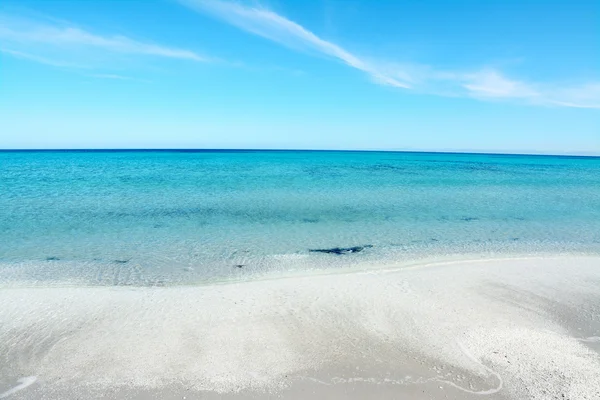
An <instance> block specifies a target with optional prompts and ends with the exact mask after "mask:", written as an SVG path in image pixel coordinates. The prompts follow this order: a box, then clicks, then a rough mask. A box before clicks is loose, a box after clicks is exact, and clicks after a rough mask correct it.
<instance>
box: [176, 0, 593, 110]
mask: <svg viewBox="0 0 600 400" xmlns="http://www.w3.org/2000/svg"><path fill="white" fill-rule="evenodd" d="M178 1H179V2H180V3H181V4H183V5H185V6H187V7H188V8H190V9H192V10H195V11H197V12H200V13H203V14H208V15H211V16H213V17H215V18H217V19H220V20H222V21H225V22H226V23H229V24H231V25H233V26H236V27H237V28H239V29H241V30H244V31H246V32H249V33H251V34H254V35H257V36H261V37H263V38H265V39H268V40H271V41H273V42H276V43H279V44H281V45H283V46H285V47H288V48H291V49H294V50H299V51H304V52H316V53H319V54H321V55H325V56H328V57H330V58H334V59H337V60H339V61H342V62H343V63H344V64H346V65H348V66H350V67H352V68H355V69H357V70H360V71H363V72H365V73H366V74H368V75H369V77H370V78H371V80H372V81H373V82H375V83H377V84H380V85H383V86H391V87H396V88H401V89H410V90H412V91H414V92H416V93H424V94H433V95H438V96H452V97H470V98H474V99H479V100H488V101H490V100H496V101H500V100H504V101H507V100H511V101H515V102H520V103H525V104H532V105H544V106H561V107H577V108H600V83H597V82H593V83H588V84H584V85H580V86H577V87H561V86H560V85H556V84H541V83H528V82H523V81H519V80H515V79H511V78H508V77H506V76H504V74H502V72H500V71H498V70H495V69H493V68H479V69H475V70H472V71H467V72H465V71H460V72H452V71H440V70H436V69H435V68H433V67H431V66H427V65H418V64H394V63H382V62H373V61H371V60H368V59H366V58H364V57H359V56H358V55H356V54H353V53H352V52H350V51H348V50H346V49H344V48H343V47H341V46H339V45H337V44H335V43H332V42H329V41H327V40H324V39H322V38H320V37H319V36H317V35H316V34H314V33H313V32H311V31H309V30H308V29H306V28H304V27H303V26H301V25H300V24H298V23H296V22H294V21H291V20H289V19H287V18H285V17H283V16H281V15H279V14H277V13H275V12H273V11H271V10H269V9H266V8H264V7H257V6H254V7H252V6H245V5H242V4H240V3H235V2H230V1H224V0H178Z"/></svg>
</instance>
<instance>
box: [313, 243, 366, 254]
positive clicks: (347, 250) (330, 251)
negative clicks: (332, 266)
mask: <svg viewBox="0 0 600 400" xmlns="http://www.w3.org/2000/svg"><path fill="white" fill-rule="evenodd" d="M371 247H373V245H371V244H367V245H364V246H354V247H333V248H331V249H309V251H310V252H311V253H326V254H337V255H342V254H350V253H360V252H361V251H363V250H364V249H369V248H371Z"/></svg>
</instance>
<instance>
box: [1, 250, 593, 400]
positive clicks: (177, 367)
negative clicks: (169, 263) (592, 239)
mask: <svg viewBox="0 0 600 400" xmlns="http://www.w3.org/2000/svg"><path fill="white" fill-rule="evenodd" d="M0 305H2V307H1V308H0V360H2V362H1V363H0V398H2V399H4V398H7V399H80V398H103V399H112V398H118V399H152V398H160V399H182V398H186V399H216V398H225V399H246V398H289V399H304V398H315V399H325V398H331V399H344V398H350V399H364V398H370V399H377V398H378V399H401V398H409V399H475V398H477V399H481V398H487V399H577V400H583V399H600V353H599V351H600V257H594V256H555V257H554V256H553V257H522V258H504V259H492V260H470V261H469V260H464V261H448V262H440V263H435V264H424V265H419V266H415V267H411V268H400V269H398V268H392V267H390V268H388V269H381V270H372V271H368V272H354V273H343V274H341V273H340V274H329V275H313V276H304V277H292V278H283V279H274V280H263V281H254V282H246V283H236V284H223V285H212V286H197V287H165V288H141V287H139V288H134V287H131V288H124V287H79V288H77V287H64V288H60V287H52V288H39V287H35V288H33V287H15V286H11V287H5V288H2V290H0Z"/></svg>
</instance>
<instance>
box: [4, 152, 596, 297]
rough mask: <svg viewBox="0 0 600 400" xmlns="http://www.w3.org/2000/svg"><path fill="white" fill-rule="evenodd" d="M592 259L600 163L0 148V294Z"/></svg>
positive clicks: (469, 156)
mask: <svg viewBox="0 0 600 400" xmlns="http://www.w3.org/2000/svg"><path fill="white" fill-rule="evenodd" d="M550 253H551V254H556V253H577V254H582V253H584V254H588V253H592V254H600V157H574V156H542V155H502V154H464V153H418V152H359V151H261V150H144V151H133V150H94V151H89V150H85V151H84V150H80V151H0V286H11V285H26V286H30V285H31V286H38V285H39V286H52V285H58V286H72V285H73V286H80V285H84V286H134V287H135V286H174V285H202V284H217V283H221V282H232V281H233V282H236V281H245V280H252V279H270V278H277V277H282V276H289V275H304V274H311V273H337V272H343V271H348V270H362V269H372V268H386V267H390V266H402V265H406V266H409V265H413V264H418V263H419V262H425V261H426V260H434V259H435V260H439V259H453V258H482V257H484V258H485V257H491V258H498V257H505V256H506V257H513V256H535V255H543V254H550Z"/></svg>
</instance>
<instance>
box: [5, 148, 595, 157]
mask: <svg viewBox="0 0 600 400" xmlns="http://www.w3.org/2000/svg"><path fill="white" fill-rule="evenodd" d="M0 152H2V153H10V152H22V153H26V152H32V153H34V152H63V153H68V152H73V153H94V152H96V153H110V152H115V153H118V152H121V153H126V152H132V153H134V152H148V153H150V152H165V153H166V152H174V153H175V152H179V153H202V152H206V153H226V152H232V153H236V152H238V153H241V152H337V153H343V152H345V153H409V154H456V155H459V154H464V155H491V156H535V157H575V158H600V153H590V154H585V153H577V152H573V153H558V154H557V153H528V152H526V151H523V152H503V151H498V152H495V151H491V150H490V151H486V150H482V151H477V150H465V151H461V150H393V149H390V150H386V149H306V148H304V149H302V148H301V149H285V148H274V149H268V148H266V149H263V148H245V149H244V148H186V147H181V148H179V147H173V148H168V147H165V148H142V147H140V148H133V147H132V148H128V147H126V148H50V149H48V148H45V149H42V148H14V149H2V148H0Z"/></svg>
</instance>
